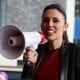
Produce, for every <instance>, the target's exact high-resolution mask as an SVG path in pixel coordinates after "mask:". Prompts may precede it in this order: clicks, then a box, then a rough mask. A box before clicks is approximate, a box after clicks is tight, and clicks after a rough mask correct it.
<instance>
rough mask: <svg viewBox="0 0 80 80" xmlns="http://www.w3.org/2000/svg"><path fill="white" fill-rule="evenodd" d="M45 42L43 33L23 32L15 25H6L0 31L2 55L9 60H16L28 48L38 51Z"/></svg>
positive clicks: (0, 51)
mask: <svg viewBox="0 0 80 80" xmlns="http://www.w3.org/2000/svg"><path fill="white" fill-rule="evenodd" d="M44 40H45V36H44V34H43V33H42V32H37V31H33V32H22V31H21V30H20V29H19V28H18V27H16V26H14V25H6V26H4V27H3V28H1V29H0V53H1V54H2V56H4V57H5V58H7V59H15V58H18V57H19V56H20V55H21V54H22V53H23V52H24V49H25V48H26V47H32V48H34V49H37V47H38V45H39V44H40V43H43V42H44Z"/></svg>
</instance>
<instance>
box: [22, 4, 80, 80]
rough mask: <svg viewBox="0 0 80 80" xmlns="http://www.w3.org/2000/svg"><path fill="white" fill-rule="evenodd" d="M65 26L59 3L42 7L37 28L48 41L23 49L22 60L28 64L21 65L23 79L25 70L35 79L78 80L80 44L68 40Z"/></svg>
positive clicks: (25, 76)
mask: <svg viewBox="0 0 80 80" xmlns="http://www.w3.org/2000/svg"><path fill="white" fill-rule="evenodd" d="M67 28H68V24H67V21H66V13H65V11H64V9H63V8H62V7H61V6H60V5H59V4H50V5H48V6H47V7H45V9H44V11H43V14H42V23H41V30H42V31H43V33H44V35H45V37H46V39H47V40H48V41H47V42H46V43H45V44H42V45H39V47H38V49H37V50H36V51H35V50H34V49H32V48H26V53H25V54H24V60H25V61H26V62H27V61H29V62H31V64H30V65H32V67H30V66H28V65H27V64H25V65H24V68H23V73H22V78H23V79H26V78H27V77H29V76H27V75H28V72H29V73H30V75H31V76H32V77H33V79H35V80H80V46H79V45H76V44H73V43H69V42H68V39H67V33H66V31H67ZM29 69H30V70H31V71H29Z"/></svg>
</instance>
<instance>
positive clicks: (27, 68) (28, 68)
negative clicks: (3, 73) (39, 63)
mask: <svg viewBox="0 0 80 80" xmlns="http://www.w3.org/2000/svg"><path fill="white" fill-rule="evenodd" d="M32 75H33V67H32V65H31V64H29V65H28V64H27V63H26V64H24V67H23V72H22V75H21V78H22V79H32Z"/></svg>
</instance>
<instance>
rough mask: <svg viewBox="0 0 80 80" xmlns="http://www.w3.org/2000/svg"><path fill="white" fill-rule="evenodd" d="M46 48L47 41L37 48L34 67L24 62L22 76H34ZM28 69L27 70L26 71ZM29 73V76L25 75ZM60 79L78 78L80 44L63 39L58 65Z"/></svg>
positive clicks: (79, 70) (79, 79)
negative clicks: (59, 63)
mask: <svg viewBox="0 0 80 80" xmlns="http://www.w3.org/2000/svg"><path fill="white" fill-rule="evenodd" d="M46 50H48V46H47V43H46V44H43V45H40V46H39V47H38V49H37V52H38V53H39V58H38V62H37V66H36V68H35V69H34V70H33V69H32V68H30V70H29V68H28V67H27V66H28V65H27V64H25V65H24V68H23V72H22V78H23V79H26V78H28V77H34V75H35V72H36V70H37V69H38V66H39V64H40V62H41V60H42V58H43V57H44V52H45V51H46ZM28 70H29V71H28ZM28 73H29V75H30V76H27V75H28ZM60 80H80V46H79V45H77V44H73V43H69V42H67V41H63V44H62V47H61V66H60Z"/></svg>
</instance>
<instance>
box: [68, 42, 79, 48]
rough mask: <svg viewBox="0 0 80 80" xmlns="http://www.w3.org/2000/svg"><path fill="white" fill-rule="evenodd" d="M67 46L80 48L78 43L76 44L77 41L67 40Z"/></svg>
mask: <svg viewBox="0 0 80 80" xmlns="http://www.w3.org/2000/svg"><path fill="white" fill-rule="evenodd" d="M68 46H69V47H71V48H74V49H76V50H80V45H79V44H77V43H71V42H68Z"/></svg>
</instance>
